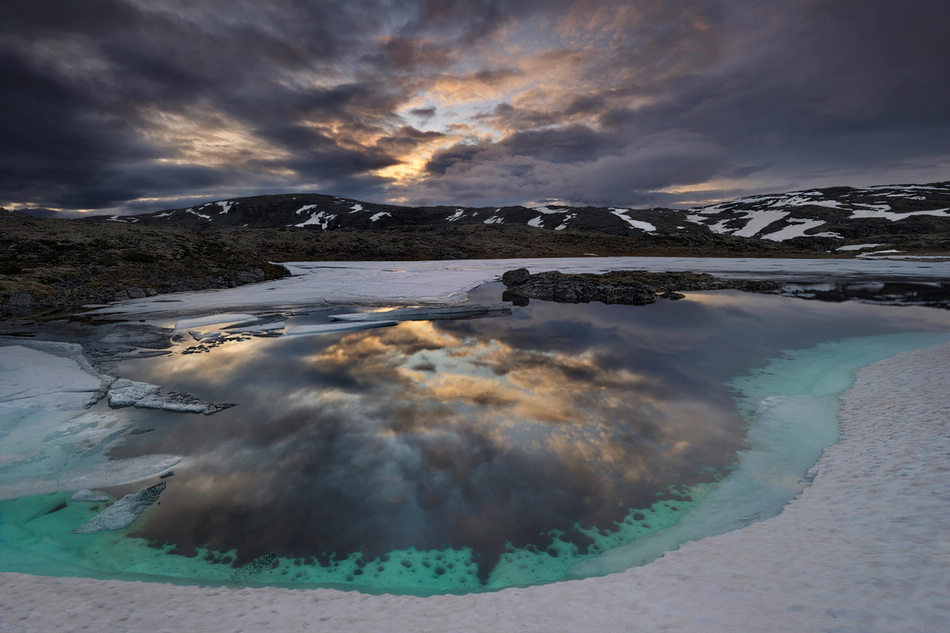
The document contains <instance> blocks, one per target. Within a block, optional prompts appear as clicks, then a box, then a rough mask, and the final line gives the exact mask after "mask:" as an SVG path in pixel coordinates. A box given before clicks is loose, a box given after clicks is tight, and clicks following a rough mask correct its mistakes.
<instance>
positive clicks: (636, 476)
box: [125, 319, 743, 578]
mask: <svg viewBox="0 0 950 633" xmlns="http://www.w3.org/2000/svg"><path fill="white" fill-rule="evenodd" d="M503 321H506V320H499V319H486V320H483V321H479V322H477V323H478V324H477V325H472V324H475V323H476V322H475V321H471V322H459V325H452V324H450V323H447V322H424V321H418V322H406V323H402V324H400V325H399V326H396V327H393V328H386V329H377V330H370V331H363V332H354V333H350V334H347V335H344V336H342V337H339V338H332V339H321V338H320V337H311V338H308V339H307V340H303V339H297V340H283V341H282V340H279V339H278V340H275V341H268V342H266V343H265V344H263V345H260V346H258V347H257V348H256V350H255V353H254V354H253V355H249V356H248V357H246V358H245V361H246V362H244V363H240V362H231V361H228V362H226V363H224V364H223V365H216V359H215V357H216V356H217V355H218V353H219V351H220V350H214V351H213V352H212V353H210V354H203V355H196V356H192V357H183V358H184V359H177V358H176V359H164V360H163V361H160V363H159V365H162V364H165V365H175V364H176V363H178V362H182V363H184V364H185V365H186V366H187V367H188V369H187V370H183V369H179V370H178V375H179V377H180V378H184V377H186V376H187V378H188V379H189V380H195V381H198V382H201V381H202V379H205V380H206V381H207V384H208V385H209V387H213V386H214V385H222V384H227V383H229V384H231V385H243V386H244V389H243V398H244V399H243V401H242V402H241V404H240V406H238V407H235V408H233V409H229V410H227V411H225V412H222V414H219V415H216V416H213V417H212V418H206V419H203V420H201V421H200V422H199V421H194V422H190V421H186V422H181V423H178V424H176V426H175V428H173V429H172V428H168V429H162V430H161V431H159V432H156V433H154V434H150V435H151V436H152V437H148V436H144V437H143V438H142V439H141V440H139V441H140V443H139V444H134V445H130V446H128V447H127V448H126V449H125V450H127V451H135V450H143V451H144V450H149V451H154V450H157V449H156V447H157V446H169V447H170V446H174V447H175V450H178V451H180V452H185V453H186V454H189V455H190V456H191V457H192V459H193V462H192V466H191V467H190V468H189V469H187V470H183V471H182V472H180V473H179V475H178V476H176V478H175V480H174V482H173V484H174V485H172V486H170V487H169V489H168V490H167V491H166V494H165V496H163V506H162V510H161V512H159V513H156V515H155V516H154V517H153V518H152V519H151V520H150V521H149V523H148V524H147V525H145V526H144V527H143V528H142V529H141V531H140V535H142V536H144V537H146V538H149V539H151V540H152V541H153V542H155V543H159V544H161V543H165V542H168V543H175V544H176V545H177V547H178V548H179V551H181V552H183V553H191V552H193V551H195V548H196V547H206V548H211V549H214V550H218V551H229V550H231V549H236V550H237V551H238V556H239V562H242V561H243V562H246V561H247V560H250V559H252V558H254V557H256V556H258V555H260V554H263V553H265V552H275V553H278V554H280V555H284V556H295V557H303V558H310V557H314V556H315V557H317V558H318V559H321V560H329V557H330V556H331V555H333V554H334V553H335V554H336V555H337V556H340V555H344V556H345V555H346V554H349V553H352V552H358V551H359V552H362V553H363V554H364V556H366V557H367V558H372V557H375V556H379V555H381V554H383V553H385V552H387V551H390V550H392V549H400V548H406V547H410V546H413V547H416V548H418V549H441V548H445V547H459V548H461V547H466V546H467V547H471V548H472V550H473V552H474V553H475V557H476V559H477V561H478V563H479V566H480V570H481V574H482V577H483V578H484V577H487V574H488V572H489V571H490V570H491V568H492V567H493V566H494V563H495V561H496V560H497V558H498V556H499V555H500V554H501V553H503V552H504V550H505V548H506V546H507V544H511V545H513V546H516V547H522V546H525V545H527V544H536V545H538V546H539V547H546V545H545V543H546V542H547V540H548V539H549V538H550V537H549V536H548V533H549V532H550V531H551V530H561V531H564V532H566V533H567V538H570V539H572V540H574V541H575V543H577V544H578V545H579V546H581V547H583V546H584V545H585V544H586V542H587V539H586V537H583V535H581V534H580V533H578V532H576V531H575V530H574V527H575V526H577V525H579V526H581V527H593V526H596V527H600V528H608V529H609V528H610V527H612V525H613V521H617V520H620V519H621V518H622V517H623V516H624V515H625V514H626V512H627V511H628V509H629V508H631V507H646V506H649V505H650V504H651V503H653V502H654V501H656V500H657V497H658V495H665V494H667V493H668V492H669V489H670V487H671V486H680V485H684V484H693V483H698V482H700V481H708V480H709V479H710V478H711V477H712V476H713V474H714V473H715V472H716V471H721V470H722V469H724V468H726V467H727V466H728V465H729V463H730V462H731V459H732V456H733V454H734V451H735V449H736V448H737V447H738V445H739V444H740V442H741V437H742V426H743V425H742V423H741V421H740V420H738V418H737V417H736V416H735V414H733V413H732V412H731V411H730V408H729V407H723V406H722V404H721V403H717V402H715V401H714V400H711V399H709V398H706V397H705V396H701V395H698V394H696V393H685V392H682V391H680V390H678V389H677V386H676V385H664V384H661V383H662V380H663V378H662V373H659V374H657V375H647V374H645V373H644V372H643V371H640V370H638V369H636V368H635V367H634V366H633V365H630V366H619V367H618V366H617V363H616V361H617V359H616V358H615V357H614V356H613V355H612V353H611V348H612V347H613V346H615V345H616V344H617V343H618V341H619V339H618V334H617V332H616V330H612V329H601V328H597V327H591V328H589V330H588V331H587V332H582V333H581V334H582V335H581V337H580V339H581V340H585V343H584V344H582V345H581V347H582V349H571V350H557V349H554V350H552V349H549V348H548V347H547V346H544V345H527V344H524V343H525V339H521V340H519V339H518V338H517V337H513V338H512V339H511V340H506V339H505V338H504V337H503V336H494V335H493V334H492V330H501V332H500V333H502V334H504V333H505V332H504V328H503V327H499V326H501V325H502V322H503ZM466 324H467V325H466ZM532 327H533V328H536V329H537V334H539V335H540V337H541V340H543V339H544V333H545V331H546V329H547V328H548V325H547V324H546V322H545V321H544V320H543V319H538V320H537V321H534V322H532ZM552 331H553V332H555V333H556V331H557V324H556V323H555V324H554V326H553V329H552ZM302 345H303V346H309V347H308V348H307V349H301V348H300V347H299V346H302ZM220 349H223V348H220ZM212 368H214V369H213V370H212ZM165 371H167V369H166V370H165ZM659 394H666V396H667V397H665V398H663V397H660V395H659ZM671 394H675V397H670V395H671Z"/></svg>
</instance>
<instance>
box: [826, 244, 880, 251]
mask: <svg viewBox="0 0 950 633" xmlns="http://www.w3.org/2000/svg"><path fill="white" fill-rule="evenodd" d="M878 246H883V244H849V245H848V246H839V247H838V248H836V249H835V250H836V251H863V250H864V249H866V248H877V247H878Z"/></svg>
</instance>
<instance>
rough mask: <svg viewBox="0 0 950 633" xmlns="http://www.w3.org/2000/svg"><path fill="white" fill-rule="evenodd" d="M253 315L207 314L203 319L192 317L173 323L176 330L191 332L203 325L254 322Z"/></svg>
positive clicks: (239, 313) (235, 313) (232, 313)
mask: <svg viewBox="0 0 950 633" xmlns="http://www.w3.org/2000/svg"><path fill="white" fill-rule="evenodd" d="M256 319H257V317H255V316H254V315H253V314H244V313H241V312H226V313H223V314H209V315H208V316H203V317H193V318H190V319H178V320H177V321H175V329H176V330H191V329H194V328H200V327H202V326H205V325H226V324H232V323H239V322H241V321H253V320H256Z"/></svg>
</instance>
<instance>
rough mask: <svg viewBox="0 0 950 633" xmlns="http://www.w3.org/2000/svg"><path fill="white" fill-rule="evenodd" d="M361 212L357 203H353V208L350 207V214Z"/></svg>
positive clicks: (360, 206)
mask: <svg viewBox="0 0 950 633" xmlns="http://www.w3.org/2000/svg"><path fill="white" fill-rule="evenodd" d="M313 206H317V205H313ZM362 210H363V205H361V204H360V203H358V202H354V203H353V206H351V207H350V213H359V212H360V211H362Z"/></svg>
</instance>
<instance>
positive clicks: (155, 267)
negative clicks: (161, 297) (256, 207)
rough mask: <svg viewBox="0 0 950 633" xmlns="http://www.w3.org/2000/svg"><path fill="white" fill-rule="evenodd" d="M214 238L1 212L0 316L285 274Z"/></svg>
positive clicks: (223, 285)
mask: <svg viewBox="0 0 950 633" xmlns="http://www.w3.org/2000/svg"><path fill="white" fill-rule="evenodd" d="M287 274H288V272H287V270H286V269H285V268H284V267H283V266H278V265H274V264H271V263H269V262H268V261H267V259H266V258H264V257H261V256H260V255H256V254H254V253H253V252H250V251H246V250H242V249H240V248H237V247H235V246H233V245H231V244H230V243H228V242H227V241H226V240H223V239H220V238H218V237H215V236H213V235H207V234H200V235H199V234H197V233H195V232H194V231H190V230H188V229H185V228H182V227H164V228H158V227H145V226H143V227H136V226H129V225H126V224H122V223H118V224H110V225H108V226H102V225H99V224H92V223H85V222H78V221H76V220H58V219H46V218H32V217H28V216H25V215H21V214H19V213H10V212H4V211H0V317H10V316H24V315H29V314H38V313H43V312H57V311H62V310H69V309H71V308H75V307H78V306H80V305H83V304H89V303H108V302H111V301H117V300H121V299H132V298H136V297H144V296H148V295H154V294H160V293H167V292H177V291H182V290H203V289H207V288H227V287H230V286H236V285H241V284H245V283H251V282H255V281H263V280H265V279H275V278H279V277H283V276H286V275H287Z"/></svg>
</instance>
